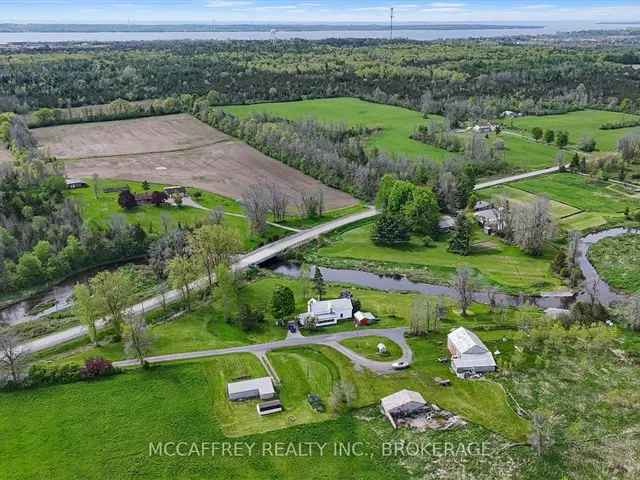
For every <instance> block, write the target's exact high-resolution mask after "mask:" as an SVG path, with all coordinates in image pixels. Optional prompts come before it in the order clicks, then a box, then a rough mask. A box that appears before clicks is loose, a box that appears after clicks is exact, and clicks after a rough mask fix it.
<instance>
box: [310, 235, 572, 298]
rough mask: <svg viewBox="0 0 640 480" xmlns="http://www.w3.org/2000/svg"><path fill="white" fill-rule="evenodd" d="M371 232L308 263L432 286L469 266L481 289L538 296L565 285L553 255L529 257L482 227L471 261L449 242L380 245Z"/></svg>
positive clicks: (344, 238)
mask: <svg viewBox="0 0 640 480" xmlns="http://www.w3.org/2000/svg"><path fill="white" fill-rule="evenodd" d="M370 229H371V224H370V223H369V224H366V225H363V226H360V227H357V228H354V229H351V230H348V231H346V232H344V233H342V234H340V235H339V236H338V237H337V238H336V240H335V241H334V242H332V243H330V244H329V245H327V246H323V247H321V248H320V249H319V250H318V251H317V253H315V254H314V255H312V256H311V258H310V260H313V261H316V260H317V261H320V262H321V263H322V262H326V263H327V264H329V265H335V266H342V267H350V266H351V267H357V268H361V269H369V270H374V271H377V270H376V268H375V265H371V264H372V263H380V264H387V265H388V266H389V265H394V266H395V269H396V271H397V272H399V273H409V274H410V276H412V277H415V278H416V279H419V280H421V281H434V282H447V281H449V280H451V278H452V277H453V275H454V274H455V270H456V268H457V267H460V266H465V265H466V266H468V267H470V268H472V269H473V270H474V271H475V273H476V275H477V279H478V281H479V283H480V284H481V285H485V286H486V285H490V284H492V285H496V286H499V287H500V288H502V289H504V290H507V291H525V292H539V291H544V290H553V289H556V288H559V287H561V285H562V283H561V281H560V280H559V279H557V278H556V277H555V276H553V275H552V274H551V272H550V270H549V261H550V259H551V258H552V256H553V252H552V251H550V250H549V251H547V252H546V253H545V255H543V256H542V257H538V258H534V257H530V256H528V255H526V254H524V253H522V251H521V250H520V249H519V248H518V247H516V246H513V245H507V244H505V243H503V242H502V241H501V240H500V239H498V238H495V237H490V236H487V235H485V234H484V233H482V232H481V231H480V229H478V228H476V229H475V231H474V238H473V251H472V253H471V254H470V255H468V256H461V255H456V254H453V253H451V252H448V251H447V248H448V241H447V238H446V237H445V238H442V239H440V240H438V241H436V242H434V243H433V245H432V246H430V247H424V246H423V245H422V243H421V241H420V240H419V239H417V238H414V239H412V240H411V242H410V243H409V244H407V245H405V246H402V247H386V246H378V245H375V244H374V243H373V242H372V241H371V238H370ZM372 267H373V268H372ZM388 273H393V272H391V271H389V272H388Z"/></svg>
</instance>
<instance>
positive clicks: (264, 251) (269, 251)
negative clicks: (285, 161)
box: [21, 208, 378, 352]
mask: <svg viewBox="0 0 640 480" xmlns="http://www.w3.org/2000/svg"><path fill="white" fill-rule="evenodd" d="M377 214H378V212H377V211H376V209H374V208H369V209H367V210H365V211H363V212H358V213H354V214H353V215H348V216H346V217H342V218H338V219H336V220H332V221H331V222H327V223H324V224H322V225H318V226H317V227H313V228H310V229H308V230H303V231H301V232H299V233H296V234H294V235H291V236H289V237H286V238H283V239H281V240H278V241H276V242H273V243H270V244H268V245H265V246H264V247H261V248H258V249H257V250H254V251H252V252H250V253H248V254H246V255H243V256H241V257H239V258H238V259H237V260H236V262H235V263H234V264H233V265H232V268H233V269H234V270H237V271H239V270H244V269H246V268H248V267H249V266H251V265H257V264H260V263H262V262H265V261H266V260H269V259H271V258H274V257H277V256H278V255H280V254H281V253H282V252H284V251H286V250H288V249H291V248H294V247H298V246H300V245H303V244H304V243H307V242H309V241H311V240H313V239H315V238H317V237H319V236H320V235H323V234H325V233H329V232H331V231H333V230H335V229H337V228H340V227H343V226H345V225H349V224H351V223H355V222H358V221H360V220H363V219H366V218H371V217H373V216H375V215H377ZM207 285H208V281H207V278H206V277H205V278H201V279H200V280H198V281H196V282H194V283H193V284H192V289H193V290H199V289H202V288H204V287H206V286H207ZM163 297H164V300H163ZM178 299H180V292H179V291H178V290H170V291H168V292H166V293H165V294H164V295H157V296H155V297H152V298H149V299H147V300H145V301H143V302H141V303H138V304H136V305H133V306H132V307H131V308H130V309H129V311H130V312H131V313H133V314H135V315H139V314H141V313H143V312H148V311H150V310H154V309H156V308H159V307H161V306H162V304H163V302H164V303H167V304H168V303H171V302H175V301H176V300H178ZM107 322H108V318H105V319H101V320H99V321H98V322H97V327H98V329H100V328H103V327H104V326H105V325H106V323H107ZM86 333H87V329H86V327H84V326H82V325H78V326H76V327H72V328H69V329H66V330H61V331H59V332H56V333H52V334H50V335H46V336H44V337H40V338H37V339H35V340H32V341H30V342H27V343H25V344H23V345H21V348H23V349H26V350H28V351H29V352H38V351H40V350H45V349H47V348H51V347H55V346H56V345H60V344H61V343H65V342H68V341H70V340H74V339H77V338H80V337H82V336H84V335H86Z"/></svg>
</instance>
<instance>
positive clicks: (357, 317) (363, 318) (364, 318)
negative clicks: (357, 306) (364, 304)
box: [353, 310, 376, 327]
mask: <svg viewBox="0 0 640 480" xmlns="http://www.w3.org/2000/svg"><path fill="white" fill-rule="evenodd" d="M375 321H376V317H375V316H374V315H373V313H371V312H361V311H360V310H358V311H357V312H356V313H354V314H353V322H354V323H355V325H356V327H363V326H365V325H371V324H372V323H374V322H375Z"/></svg>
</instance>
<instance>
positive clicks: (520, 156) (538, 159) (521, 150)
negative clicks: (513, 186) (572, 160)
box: [489, 131, 558, 171]
mask: <svg viewBox="0 0 640 480" xmlns="http://www.w3.org/2000/svg"><path fill="white" fill-rule="evenodd" d="M497 140H501V141H502V142H503V143H504V151H503V154H504V158H505V160H506V161H507V162H508V163H509V165H512V166H514V167H516V168H518V169H520V170H524V171H529V170H538V169H542V168H547V167H551V166H553V165H554V164H555V158H556V155H557V154H558V149H557V148H556V147H554V146H552V145H546V144H544V143H538V142H533V141H530V140H527V139H526V138H522V137H520V136H518V135H510V134H509V133H508V132H504V131H503V132H502V133H500V134H499V135H496V134H495V133H491V134H489V141H490V142H491V143H492V144H495V142H496V141H497Z"/></svg>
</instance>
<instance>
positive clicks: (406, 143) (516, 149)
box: [224, 98, 557, 170]
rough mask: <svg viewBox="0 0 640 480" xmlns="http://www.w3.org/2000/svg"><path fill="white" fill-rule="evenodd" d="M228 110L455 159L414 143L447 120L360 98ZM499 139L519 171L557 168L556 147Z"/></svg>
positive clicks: (386, 148)
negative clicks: (335, 128)
mask: <svg viewBox="0 0 640 480" xmlns="http://www.w3.org/2000/svg"><path fill="white" fill-rule="evenodd" d="M224 109H225V110H226V111H228V112H230V113H233V114H234V115H237V116H239V117H241V118H242V117H247V116H249V115H250V114H252V113H256V112H267V113H270V114H273V115H278V116H281V117H285V118H289V119H291V120H301V119H307V118H313V119H315V120H318V121H320V122H325V123H338V124H345V125H348V126H365V127H368V128H372V129H378V131H376V132H375V133H373V134H372V135H370V137H369V138H368V146H369V147H370V148H377V149H378V150H380V151H383V152H386V153H388V154H390V155H403V156H406V157H409V158H415V157H420V156H423V157H427V158H431V159H433V160H435V161H437V162H442V161H444V159H445V158H447V157H449V156H450V155H454V154H451V153H449V152H447V151H446V150H444V149H441V148H438V147H434V146H432V145H428V144H425V143H422V142H418V141H416V140H413V139H411V138H410V136H411V134H412V133H413V132H414V130H415V129H416V127H417V126H418V125H422V124H425V123H428V122H431V121H438V122H441V121H443V117H441V116H439V115H434V114H430V115H429V116H428V117H427V118H426V119H425V118H424V117H423V116H422V114H420V113H419V112H416V111H414V110H409V109H407V108H402V107H395V106H390V105H382V104H378V103H373V102H366V101H364V100H359V99H357V98H327V99H319V100H303V101H298V102H282V103H258V104H253V105H239V106H233V105H230V106H228V107H224ZM461 135H467V134H461ZM497 138H500V139H501V140H502V141H503V142H504V144H505V149H504V155H505V159H506V160H507V162H508V163H509V164H511V165H513V166H514V167H516V168H518V169H522V170H534V169H536V168H543V167H548V166H550V165H553V161H554V157H555V154H556V152H557V150H556V148H554V147H551V146H548V145H543V144H536V143H532V142H529V141H527V140H526V139H522V138H519V137H517V136H513V135H512V136H509V135H501V136H500V137H497V136H496V135H494V134H492V135H490V138H489V140H490V141H491V142H495V140H496V139H497Z"/></svg>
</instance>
